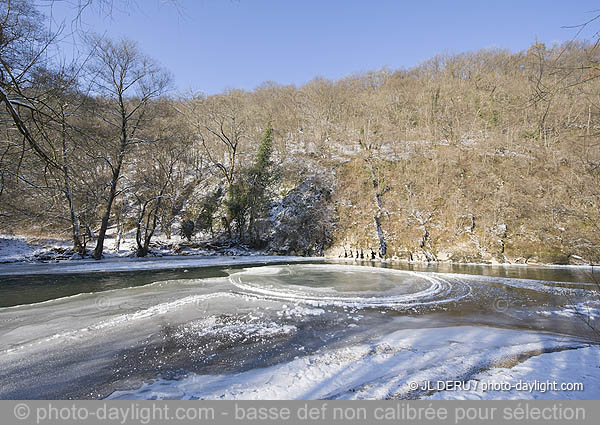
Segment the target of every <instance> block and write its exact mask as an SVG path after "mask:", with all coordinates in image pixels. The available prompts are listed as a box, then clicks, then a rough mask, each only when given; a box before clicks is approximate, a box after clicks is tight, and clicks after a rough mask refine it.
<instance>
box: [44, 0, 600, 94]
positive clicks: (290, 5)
mask: <svg viewBox="0 0 600 425" xmlns="http://www.w3.org/2000/svg"><path fill="white" fill-rule="evenodd" d="M70 1H72V2H73V1H75V2H76V1H77V0H70ZM113 1H114V3H115V5H114V8H113V12H112V14H111V16H107V12H106V11H105V10H104V11H102V10H99V9H98V8H88V9H86V10H85V11H84V13H83V16H82V23H83V25H84V26H85V28H86V29H91V30H93V31H95V32H98V33H100V34H106V35H108V36H110V37H127V38H130V39H133V40H136V41H137V42H138V43H139V45H140V47H141V49H142V50H143V51H144V52H145V53H146V54H148V55H149V56H151V57H153V58H155V59H156V60H158V61H159V62H160V63H161V64H162V65H163V66H164V67H166V68H167V69H169V70H170V71H171V73H172V74H173V76H174V85H175V87H176V91H179V92H182V93H183V92H188V91H190V90H191V91H202V92H205V93H207V94H212V93H217V92H220V91H223V90H224V89H228V88H243V89H249V90H250V89H253V88H255V87H256V86H257V85H259V84H260V83H261V82H264V81H275V82H278V83H281V84H296V85H300V84H302V83H305V82H307V81H309V80H311V79H312V78H314V77H316V76H322V77H326V78H340V77H343V76H346V75H349V74H352V73H356V72H362V71H368V70H374V69H380V68H383V67H388V68H391V69H397V68H407V67H411V66H413V65H417V64H418V63H420V62H421V61H423V60H426V59H428V58H430V57H431V56H434V55H435V54H438V53H447V52H450V53H458V52H465V51H471V50H476V49H480V48H486V47H500V48H506V49H509V50H512V51H520V50H522V49H525V48H527V47H528V46H529V45H530V44H531V43H532V42H534V41H535V40H536V39H538V40H539V41H543V42H546V43H552V42H555V41H564V40H569V39H571V38H572V37H574V35H575V33H576V30H573V29H565V28H561V27H563V26H566V25H574V24H578V23H582V22H584V21H586V20H587V19H589V18H591V17H593V16H594V13H593V12H592V11H594V10H598V9H600V5H598V3H597V2H595V1H587V0H577V1H567V0H565V1H555V0H545V1H537V0H529V1H528V0H520V1H513V0H495V1H491V0H490V1H488V0H479V1H475V0H465V1H460V0H457V1H425V0H420V1H400V0H397V1H377V0H372V1H354V0H346V1H342V0H339V1H336V0H330V1H327V0H321V1H313V0H297V1H292V0H179V7H173V6H170V5H169V4H168V1H165V0H136V1H133V0H129V2H127V1H125V0H113ZM132 1H133V4H132ZM43 11H44V13H46V14H49V13H50V9H48V8H45V9H43ZM51 12H52V18H53V20H54V21H55V22H62V21H66V22H67V23H70V20H71V19H72V16H73V10H72V8H70V7H68V1H66V2H58V3H56V2H55V3H54V6H53V8H52V11H51ZM596 27H600V24H597V25H596ZM592 35H593V32H592V31H591V29H589V30H587V31H585V32H584V33H583V34H582V36H581V37H580V38H582V37H583V38H586V37H587V38H589V37H591V36H592Z"/></svg>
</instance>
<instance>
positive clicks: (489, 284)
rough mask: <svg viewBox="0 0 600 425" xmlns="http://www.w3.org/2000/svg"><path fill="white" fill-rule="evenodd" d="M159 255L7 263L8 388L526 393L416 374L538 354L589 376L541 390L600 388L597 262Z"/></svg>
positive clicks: (146, 392) (495, 371) (469, 372)
mask: <svg viewBox="0 0 600 425" xmlns="http://www.w3.org/2000/svg"><path fill="white" fill-rule="evenodd" d="M161 261H162V263H159V262H155V263H153V262H151V261H150V262H145V264H146V266H140V265H139V264H140V263H137V262H131V263H127V262H125V263H115V265H113V266H110V265H109V266H108V267H105V268H102V267H100V268H99V266H97V265H95V264H94V263H90V267H88V268H87V269H86V268H85V267H83V266H82V267H80V268H79V269H78V268H77V267H78V266H71V265H66V266H64V267H63V265H42V266H39V267H38V266H23V267H21V268H19V267H20V266H19V265H11V266H5V267H4V268H2V267H0V398H1V399H16V398H51V399H52V398H61V399H62V398H93V399H97V398H107V397H109V398H127V399H130V398H136V399H137V398H142V399H143V398H210V399H222V398H226V399H229V398H241V399H252V398H269V399H273V398H310V399H314V398H378V399H381V398H423V397H434V398H453V397H457V398H464V397H466V398H471V397H476V398H503V396H506V398H511V396H512V397H517V398H520V397H523V396H526V395H527V394H520V393H516V392H514V391H513V392H511V391H505V392H503V393H502V394H500V393H497V394H494V393H491V392H488V393H486V394H483V393H480V392H479V393H478V392H476V391H475V392H473V391H471V393H468V394H467V393H459V392H449V391H430V390H423V389H422V388H421V387H419V388H414V387H413V385H414V384H413V382H419V383H421V382H425V381H437V380H460V381H463V382H468V381H470V380H475V381H478V382H481V381H482V379H484V378H485V379H487V378H489V379H508V378H507V376H510V377H511V379H517V378H518V379H529V380H533V379H534V378H535V379H539V378H541V377H543V376H541V375H540V372H539V371H538V372H537V375H536V374H535V373H534V372H535V369H539V368H545V370H544V373H545V375H544V376H548V377H554V379H558V380H561V379H562V380H564V379H567V378H569V379H575V380H584V381H586V383H587V385H586V387H585V391H579V392H569V393H566V392H564V393H551V392H544V393H540V394H538V393H530V394H529V395H531V396H536V395H537V396H540V397H546V396H548V397H551V398H553V397H552V396H554V398H556V397H559V398H563V397H564V398H597V397H598V393H599V392H600V389H599V388H598V385H599V382H600V381H599V375H600V372H599V370H600V369H599V367H600V354H599V353H600V352H599V350H598V348H597V346H596V345H594V344H593V343H594V341H598V340H599V338H598V334H597V332H596V330H595V329H597V328H598V326H599V325H600V302H599V291H598V285H597V284H596V283H595V281H596V277H597V276H594V273H592V270H591V269H586V268H531V267H510V266H508V267H507V266H494V267H492V266H448V265H446V266H435V267H433V266H429V267H428V266H410V267H409V266H394V267H392V266H387V267H379V266H375V265H374V264H370V263H366V262H365V263H361V264H359V263H341V262H340V263H336V262H332V261H328V262H325V261H319V262H315V263H311V264H307V263H292V262H286V259H285V258H280V259H278V261H279V262H280V264H267V265H265V264H253V265H248V266H243V267H242V266H236V265H235V263H236V261H237V262H241V261H244V260H240V259H237V260H235V261H231V262H229V263H228V262H227V261H223V260H219V261H220V264H218V265H217V267H204V266H207V265H208V264H211V263H210V260H207V262H195V261H194V260H192V259H186V260H184V262H178V261H183V260H172V262H171V263H168V260H161ZM245 261H248V260H245ZM250 261H254V262H255V263H258V262H265V261H267V260H265V259H260V258H254V259H251V260H250ZM165 262H167V263H166V265H165ZM281 262H283V263H281ZM97 264H106V263H97ZM157 264H158V266H157ZM212 264H214V262H213V263H212ZM170 265H175V266H174V267H170ZM165 266H168V267H169V268H168V269H162V268H164V267H165ZM196 266H203V267H196ZM61 267H62V268H61ZM65 267H66V268H65ZM69 267H71V268H70V269H69ZM156 267H159V268H161V270H154V268H156ZM244 267H245V268H244ZM111 270H112V271H111ZM61 271H67V272H68V273H64V274H61ZM535 362H537V363H539V364H537V363H535ZM573 363H576V364H575V365H574V364H573ZM594 368H595V369H594ZM486 377H487V378H486ZM528 398H535V397H528Z"/></svg>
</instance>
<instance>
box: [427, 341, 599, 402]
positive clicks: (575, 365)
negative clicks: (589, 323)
mask: <svg viewBox="0 0 600 425" xmlns="http://www.w3.org/2000/svg"><path fill="white" fill-rule="evenodd" d="M471 379H472V380H473V383H472V384H471V385H472V388H470V390H469V391H464V390H463V391H440V392H437V393H435V394H434V395H433V396H431V397H430V398H431V399H438V400H476V399H495V400H528V399H537V400H557V399H558V400H588V399H592V400H597V399H598V398H599V397H600V347H598V346H591V347H586V348H580V349H577V350H565V351H560V352H556V353H544V354H541V355H539V356H535V357H532V358H530V359H528V360H526V361H524V362H523V363H520V364H518V365H516V366H514V367H513V368H493V369H490V370H487V371H485V372H482V373H479V374H477V375H475V376H473V377H472V378H471ZM554 383H556V385H555V384H554ZM579 383H582V384H583V387H584V388H583V391H580V390H579V388H577V387H576V385H578V384H579ZM508 384H511V388H509V387H508ZM475 385H477V387H475ZM563 385H564V386H565V387H564V388H563V389H562V390H561V386H563ZM484 390H485V391H484Z"/></svg>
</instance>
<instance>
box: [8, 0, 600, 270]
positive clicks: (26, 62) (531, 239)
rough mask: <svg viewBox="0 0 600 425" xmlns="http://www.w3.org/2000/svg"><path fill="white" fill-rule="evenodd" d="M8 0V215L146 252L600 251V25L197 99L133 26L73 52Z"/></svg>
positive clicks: (549, 257) (76, 241) (464, 257)
mask: <svg viewBox="0 0 600 425" xmlns="http://www.w3.org/2000/svg"><path fill="white" fill-rule="evenodd" d="M0 12H1V13H0V15H1V16H2V17H3V18H2V19H3V22H2V27H1V33H0V58H1V66H0V89H1V90H0V107H1V110H0V129H1V132H2V136H1V137H0V232H4V233H14V234H44V235H54V236H60V237H64V238H69V239H71V240H72V241H73V246H74V250H75V251H77V252H79V253H80V254H87V255H93V256H94V257H96V258H100V257H101V256H102V253H103V251H104V245H103V242H104V238H105V236H107V237H111V238H113V237H117V236H118V237H123V236H122V235H125V234H130V235H133V237H135V238H136V240H137V243H136V245H137V250H136V253H137V255H140V256H144V255H146V254H148V252H150V251H151V250H152V247H153V241H154V240H155V238H156V235H158V234H160V235H163V236H164V237H165V238H173V239H174V240H177V241H179V240H181V239H182V238H184V239H186V240H189V241H195V242H196V243H200V242H202V243H212V244H217V245H218V244H221V245H223V244H230V245H246V246H249V247H252V248H257V249H263V250H265V251H271V252H276V253H295V254H302V255H320V254H322V253H327V254H328V255H332V256H336V257H337V256H342V257H344V256H353V257H357V256H358V257H360V258H380V257H385V258H390V259H391V258H399V259H406V260H413V261H468V262H501V263H502V262H517V263H526V262H543V263H586V262H597V261H598V260H600V249H599V248H600V245H599V244H600V232H599V228H598V225H599V224H600V211H599V207H600V143H599V142H600V138H599V135H600V78H598V76H600V68H599V67H598V66H599V65H598V63H599V60H600V54H599V52H598V44H597V43H594V42H590V43H586V42H573V43H566V44H561V45H552V46H550V45H545V44H543V43H535V44H533V45H531V47H530V48H529V49H527V50H526V51H522V52H518V53H513V52H509V51H504V50H481V51H477V52H472V53H465V54H457V55H442V56H436V57H434V58H432V59H430V60H428V61H427V62H425V63H423V64H421V65H419V66H416V67H414V68H411V69H406V70H377V71H373V72H369V73H365V74H360V75H351V76H348V77H346V78H343V79H340V80H336V81H330V80H326V79H322V78H315V79H314V80H312V81H310V82H309V83H307V84H305V85H303V86H300V87H296V86H282V85H278V84H276V83H271V82H267V83H264V84H263V85H261V86H259V87H257V88H256V89H255V90H253V91H242V90H232V91H228V92H225V93H222V94H218V95H212V96H204V95H201V94H198V95H195V96H190V97H185V98H182V97H177V96H175V95H174V94H173V92H172V91H170V87H171V84H170V76H169V73H168V71H166V70H164V69H162V68H161V67H160V66H159V65H158V64H157V63H155V62H154V61H153V60H152V59H150V58H148V57H146V56H145V55H144V54H143V53H142V52H141V51H140V50H139V48H138V47H137V46H136V44H135V43H134V42H133V41H128V40H109V39H103V38H99V37H88V40H87V46H88V52H87V53H86V55H84V56H83V57H82V59H81V60H77V61H74V62H73V63H69V64H67V65H65V64H64V61H60V60H56V55H51V54H48V52H49V51H50V50H51V49H54V48H55V45H54V40H53V39H52V37H51V36H49V35H48V32H47V30H46V29H45V28H44V25H43V23H44V19H42V17H41V16H40V15H38V12H37V11H36V10H35V8H34V7H33V6H32V3H31V2H28V1H12V2H7V1H6V0H2V1H0ZM394 54H396V53H394V52H390V55H394ZM201 83H202V82H199V84H200V85H201ZM128 232H129V233H128Z"/></svg>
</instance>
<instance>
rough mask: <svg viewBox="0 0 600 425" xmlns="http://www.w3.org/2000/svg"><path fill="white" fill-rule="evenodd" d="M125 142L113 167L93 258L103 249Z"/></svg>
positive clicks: (97, 257)
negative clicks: (115, 165)
mask: <svg viewBox="0 0 600 425" xmlns="http://www.w3.org/2000/svg"><path fill="white" fill-rule="evenodd" d="M124 149H125V143H123V142H121V151H120V152H119V157H118V163H117V168H115V170H114V172H113V176H112V181H111V184H110V192H109V194H108V199H107V201H106V210H105V211H104V215H103V216H102V224H101V226H100V231H99V232H98V241H97V242H96V248H95V249H94V254H93V257H94V259H95V260H100V259H101V258H102V251H103V250H104V238H105V237H106V231H107V230H108V221H109V220H110V211H111V209H112V205H113V202H114V200H115V198H116V196H117V185H118V182H119V176H120V174H121V164H122V163H123V155H124Z"/></svg>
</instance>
